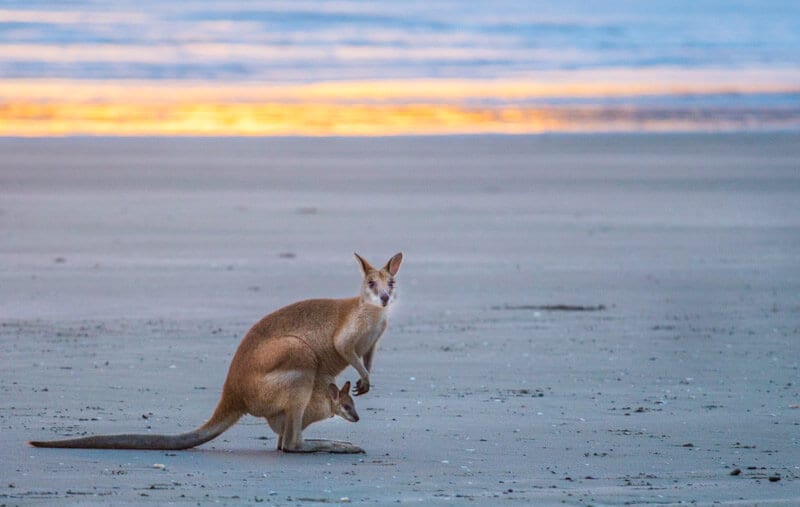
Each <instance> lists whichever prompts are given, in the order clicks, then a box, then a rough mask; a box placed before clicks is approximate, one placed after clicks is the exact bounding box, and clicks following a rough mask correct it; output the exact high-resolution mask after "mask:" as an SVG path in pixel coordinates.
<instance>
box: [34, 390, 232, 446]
mask: <svg viewBox="0 0 800 507" xmlns="http://www.w3.org/2000/svg"><path fill="white" fill-rule="evenodd" d="M243 414H244V411H243V410H241V409H240V408H238V407H236V405H235V404H233V403H230V402H229V401H228V400H226V397H225V396H224V395H223V397H222V399H221V400H220V402H219V404H218V405H217V408H216V410H215V411H214V415H212V416H211V419H209V420H208V422H206V423H205V424H203V425H202V426H200V427H199V428H197V429H195V430H193V431H190V432H188V433H181V434H179V435H148V434H127V435H95V436H92V437H83V438H72V439H68V440H49V441H44V442H29V443H30V444H31V445H32V446H34V447H66V448H78V449H149V450H162V451H177V450H181V449H189V448H191V447H196V446H198V445H200V444H204V443H206V442H208V441H209V440H213V439H215V438H217V437H218V436H219V435H221V434H222V432H224V431H225V430H227V429H228V428H230V427H231V426H233V425H234V424H236V421H238V420H239V418H241V417H242V415H243Z"/></svg>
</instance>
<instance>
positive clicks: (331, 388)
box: [328, 384, 339, 401]
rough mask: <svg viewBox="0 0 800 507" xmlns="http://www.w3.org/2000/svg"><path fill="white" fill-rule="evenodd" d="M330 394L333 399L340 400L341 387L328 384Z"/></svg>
mask: <svg viewBox="0 0 800 507" xmlns="http://www.w3.org/2000/svg"><path fill="white" fill-rule="evenodd" d="M328 394H330V396H331V399H332V400H333V401H339V388H338V387H336V384H328Z"/></svg>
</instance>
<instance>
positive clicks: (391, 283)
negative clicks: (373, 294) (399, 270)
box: [389, 278, 394, 289]
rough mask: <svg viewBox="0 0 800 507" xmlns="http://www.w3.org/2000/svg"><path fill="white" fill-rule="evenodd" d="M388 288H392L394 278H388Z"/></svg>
mask: <svg viewBox="0 0 800 507" xmlns="http://www.w3.org/2000/svg"><path fill="white" fill-rule="evenodd" d="M389 288H390V289H394V278H392V279H391V280H389Z"/></svg>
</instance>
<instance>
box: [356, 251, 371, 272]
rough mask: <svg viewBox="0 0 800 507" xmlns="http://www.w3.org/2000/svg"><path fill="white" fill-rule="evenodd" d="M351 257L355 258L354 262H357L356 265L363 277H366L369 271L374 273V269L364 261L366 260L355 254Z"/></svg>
mask: <svg viewBox="0 0 800 507" xmlns="http://www.w3.org/2000/svg"><path fill="white" fill-rule="evenodd" d="M353 255H355V256H356V260H358V265H359V266H361V272H362V273H363V274H364V276H366V275H367V273H369V272H370V271H375V268H373V267H372V266H371V265H370V263H369V262H367V261H366V259H364V258H363V257H361V256H360V255H358V254H357V253H354V254H353Z"/></svg>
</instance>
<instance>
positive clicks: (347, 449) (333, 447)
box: [282, 439, 365, 454]
mask: <svg viewBox="0 0 800 507" xmlns="http://www.w3.org/2000/svg"><path fill="white" fill-rule="evenodd" d="M282 450H283V452H308V453H311V452H327V453H331V454H365V452H364V449H362V448H361V447H358V446H357V445H353V444H351V443H350V442H341V441H338V440H317V439H310V440H303V441H302V442H300V444H299V445H297V446H295V447H293V448H289V446H286V445H284V446H283V449H282Z"/></svg>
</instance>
